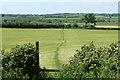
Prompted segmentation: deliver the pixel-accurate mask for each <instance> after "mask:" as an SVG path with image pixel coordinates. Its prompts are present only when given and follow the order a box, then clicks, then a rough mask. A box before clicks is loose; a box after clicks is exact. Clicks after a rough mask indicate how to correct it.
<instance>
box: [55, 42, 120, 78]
mask: <svg viewBox="0 0 120 80" xmlns="http://www.w3.org/2000/svg"><path fill="white" fill-rule="evenodd" d="M118 64H120V63H119V62H118V45H117V44H116V43H112V44H111V45H110V48H106V47H104V48H101V47H100V48H98V49H97V48H95V46H94V44H93V42H91V44H90V45H89V46H86V45H85V46H83V47H81V50H76V54H75V55H74V56H73V57H71V58H70V60H69V64H64V65H63V67H62V68H63V71H62V72H60V73H58V74H57V75H56V77H60V78H116V77H117V76H118V72H117V71H118Z"/></svg>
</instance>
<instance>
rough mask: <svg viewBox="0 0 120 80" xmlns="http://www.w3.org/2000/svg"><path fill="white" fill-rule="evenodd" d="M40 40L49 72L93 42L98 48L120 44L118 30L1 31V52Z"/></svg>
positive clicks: (42, 61)
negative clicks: (115, 43)
mask: <svg viewBox="0 0 120 80" xmlns="http://www.w3.org/2000/svg"><path fill="white" fill-rule="evenodd" d="M36 40H38V41H40V64H41V67H44V66H45V67H46V68H49V69H53V68H54V69H55V68H60V65H61V64H63V63H67V61H68V59H69V57H71V56H72V55H74V53H75V50H76V49H80V47H81V46H83V45H89V43H90V42H91V41H94V44H95V46H96V47H100V46H102V47H104V46H106V47H109V44H111V43H112V42H117V41H118V31H117V30H87V29H64V30H63V29H12V28H3V29H2V49H5V50H10V49H11V48H14V47H15V46H16V45H17V44H19V45H21V44H25V43H28V42H30V43H33V44H35V41H36Z"/></svg>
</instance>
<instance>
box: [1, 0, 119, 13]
mask: <svg viewBox="0 0 120 80" xmlns="http://www.w3.org/2000/svg"><path fill="white" fill-rule="evenodd" d="M118 1H119V0H1V10H2V11H1V12H2V13H3V14H51V13H117V12H118Z"/></svg>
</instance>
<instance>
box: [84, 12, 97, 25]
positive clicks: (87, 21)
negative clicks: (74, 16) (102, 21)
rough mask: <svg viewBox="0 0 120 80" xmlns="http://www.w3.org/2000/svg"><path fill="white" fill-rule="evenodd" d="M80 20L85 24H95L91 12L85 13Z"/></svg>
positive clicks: (94, 18)
mask: <svg viewBox="0 0 120 80" xmlns="http://www.w3.org/2000/svg"><path fill="white" fill-rule="evenodd" d="M82 21H83V22H84V23H85V25H87V26H88V25H94V26H95V25H96V22H97V21H96V17H95V15H94V14H93V13H88V14H85V15H84V17H83V18H82Z"/></svg>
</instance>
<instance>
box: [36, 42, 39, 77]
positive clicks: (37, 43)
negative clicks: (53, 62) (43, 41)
mask: <svg viewBox="0 0 120 80" xmlns="http://www.w3.org/2000/svg"><path fill="white" fill-rule="evenodd" d="M36 57H37V64H36V66H37V78H38V76H39V69H40V67H39V41H36Z"/></svg>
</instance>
